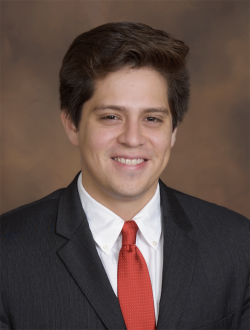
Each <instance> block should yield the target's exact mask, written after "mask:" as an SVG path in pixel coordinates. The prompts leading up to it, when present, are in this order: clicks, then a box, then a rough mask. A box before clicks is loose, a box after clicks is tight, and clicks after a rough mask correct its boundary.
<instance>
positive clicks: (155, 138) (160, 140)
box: [151, 132, 171, 158]
mask: <svg viewBox="0 0 250 330" xmlns="http://www.w3.org/2000/svg"><path fill="white" fill-rule="evenodd" d="M151 144H152V145H153V146H154V149H155V151H156V153H157V154H158V156H161V157H162V158H163V157H164V156H165V154H166V153H168V152H169V151H170V149H171V135H170V134H166V133H165V132H159V133H158V134H157V135H152V136H151Z"/></svg>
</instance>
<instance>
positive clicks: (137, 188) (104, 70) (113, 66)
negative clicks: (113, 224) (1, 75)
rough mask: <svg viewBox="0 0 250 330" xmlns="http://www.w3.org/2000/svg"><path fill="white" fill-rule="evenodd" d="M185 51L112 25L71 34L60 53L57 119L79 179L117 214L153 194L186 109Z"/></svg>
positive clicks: (147, 32)
mask: <svg viewBox="0 0 250 330" xmlns="http://www.w3.org/2000/svg"><path fill="white" fill-rule="evenodd" d="M187 51H188V48H187V46H185V45H184V44H183V43H182V42H181V41H177V40H174V39H173V38H172V37H170V36H169V35H167V34H166V33H164V32H161V31H156V30H153V29H151V28H150V27H148V26H145V25H143V24H137V23H114V24H106V25H104V26H101V27H98V28H96V29H94V30H91V31H89V32H86V33H84V34H82V35H80V36H79V37H77V38H76V39H75V41H74V42H73V44H72V45H71V47H70V49H69V51H68V52H67V54H66V56H65V58H64V62H63V67H62V69H61V73H60V78H61V87H60V92H61V107H62V110H63V111H62V116H61V117H62V122H63V125H64V128H65V130H66V133H67V135H68V137H69V139H70V141H71V142H72V144H73V145H76V146H78V147H79V150H80V154H81V170H82V178H83V185H84V187H85V189H86V190H87V191H88V192H89V193H90V195H91V196H92V197H94V198H95V199H96V200H97V201H99V202H100V203H102V204H103V205H105V206H107V207H108V208H110V209H111V210H113V211H114V212H115V213H117V214H119V215H120V216H121V217H123V218H125V217H127V216H128V218H130V215H132V216H133V215H134V214H135V213H134V212H136V211H137V210H138V208H139V209H140V207H143V206H144V205H145V204H146V203H147V202H148V201H149V200H150V199H151V198H152V196H153V194H154V192H155V189H156V186H157V183H158V179H159V177H160V175H161V173H162V171H163V170H164V168H165V167H166V165H167V163H168V160H169V156H170V150H171V148H172V146H173V145H174V142H175V137H176V131H177V124H178V123H179V122H180V121H181V120H182V117H183V115H184V113H185V112H186V110H187V101H188V93H189V88H188V74H187V71H186V69H185V55H186V53H187ZM124 202H125V204H124ZM126 202H130V204H129V208H131V203H132V204H133V203H134V205H135V208H134V210H132V209H131V214H130V209H128V207H127V206H126V207H125V210H124V212H125V213H124V212H121V208H122V207H124V205H126Z"/></svg>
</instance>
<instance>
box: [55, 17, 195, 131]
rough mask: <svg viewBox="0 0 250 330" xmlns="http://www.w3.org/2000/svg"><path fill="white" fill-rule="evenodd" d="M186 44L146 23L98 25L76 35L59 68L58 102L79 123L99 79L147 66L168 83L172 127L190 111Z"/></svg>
mask: <svg viewBox="0 0 250 330" xmlns="http://www.w3.org/2000/svg"><path fill="white" fill-rule="evenodd" d="M188 50H189V48H188V46H186V45H185V44H184V43H183V42H182V41H180V40H176V39H174V38H173V37H172V36H171V35H169V34H167V33H166V32H164V31H160V30H155V29H153V28H151V27H150V26H147V25H145V24H142V23H132V22H118V23H108V24H104V25H101V26H98V27H96V28H94V29H92V30H90V31H87V32H84V33H82V34H80V35H79V36H78V37H76V38H75V40H74V41H73V43H72V44H71V46H70V47H69V50H68V51H67V53H66V55H65V57H64V59H63V63H62V68H61V70H60V102H61V109H62V110H64V111H65V112H66V113H67V115H68V116H69V117H70V119H71V120H72V121H73V123H74V124H75V126H76V127H78V124H79V121H80V119H81V111H82V108H83V105H84V103H85V102H86V101H88V100H89V99H90V98H91V97H92V95H93V93H94V87H95V81H96V80H97V79H100V78H104V77H105V76H106V75H108V74H109V73H111V72H115V71H118V70H120V69H122V68H124V67H130V68H142V67H149V68H152V69H154V70H156V71H157V72H159V73H160V74H161V75H162V76H163V77H164V78H165V79H166V81H167V86H168V102H169V106H170V110H171V113H172V120H173V129H174V128H175V127H176V126H177V125H178V123H180V122H181V121H182V119H183V116H184V114H185V113H186V112H187V109H188V100H189V75H188V72H187V69H186V67H185V64H186V60H185V58H186V55H187V53H188Z"/></svg>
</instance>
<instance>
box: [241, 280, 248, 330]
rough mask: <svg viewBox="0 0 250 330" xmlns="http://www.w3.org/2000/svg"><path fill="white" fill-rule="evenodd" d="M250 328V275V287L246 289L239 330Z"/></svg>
mask: <svg viewBox="0 0 250 330" xmlns="http://www.w3.org/2000/svg"><path fill="white" fill-rule="evenodd" d="M243 329H244V330H249V329H250V276H249V280H248V287H247V289H246V295H245V301H244V305H243V308H242V313H241V318H240V325H239V330H243Z"/></svg>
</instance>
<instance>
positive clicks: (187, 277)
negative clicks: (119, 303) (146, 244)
mask: <svg viewBox="0 0 250 330" xmlns="http://www.w3.org/2000/svg"><path fill="white" fill-rule="evenodd" d="M160 188H161V205H162V213H163V235H164V251H163V258H164V261H163V275H162V292H161V300H160V308H159V318H158V323H157V329H178V323H179V321H180V317H181V314H182V311H183V308H184V305H185V301H186V298H187V294H188V291H189V287H190V284H191V281H192V277H193V271H194V266H195V261H196V257H197V252H198V246H197V244H196V243H195V242H194V241H193V240H192V239H190V238H189V237H188V233H190V232H191V230H192V225H191V223H190V221H189V219H188V218H187V215H186V214H185V212H184V210H183V208H182V206H181V205H180V203H179V201H178V199H177V197H176V196H175V194H174V192H173V190H172V189H170V188H167V187H166V186H165V185H164V184H163V183H162V182H161V181H160Z"/></svg>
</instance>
